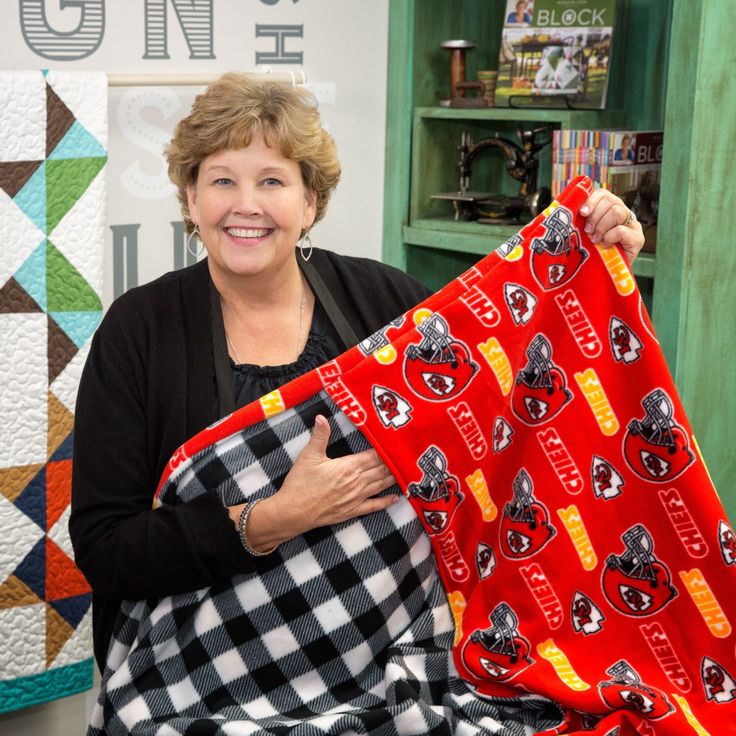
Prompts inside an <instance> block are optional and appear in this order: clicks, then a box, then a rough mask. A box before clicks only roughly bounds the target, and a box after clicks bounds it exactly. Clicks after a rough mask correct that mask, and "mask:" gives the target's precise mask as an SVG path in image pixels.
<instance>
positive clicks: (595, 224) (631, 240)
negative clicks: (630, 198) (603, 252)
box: [580, 189, 644, 263]
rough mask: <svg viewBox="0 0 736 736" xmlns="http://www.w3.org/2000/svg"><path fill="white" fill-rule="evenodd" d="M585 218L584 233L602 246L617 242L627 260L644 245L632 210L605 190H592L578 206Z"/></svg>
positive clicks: (630, 259)
mask: <svg viewBox="0 0 736 736" xmlns="http://www.w3.org/2000/svg"><path fill="white" fill-rule="evenodd" d="M580 214H581V215H582V216H583V217H585V232H586V233H588V235H589V236H590V239H591V240H592V241H593V242H594V243H596V244H598V243H600V244H601V245H602V246H603V247H604V248H610V247H611V246H612V245H614V244H615V243H620V244H621V247H622V248H623V249H624V252H625V253H626V257H627V258H628V261H629V263H633V261H634V259H635V258H636V257H637V256H638V255H639V251H640V250H641V249H642V246H643V245H644V231H643V230H642V227H641V224H640V223H639V221H638V220H637V219H636V217H634V213H633V212H632V211H631V210H630V209H629V208H628V207H627V206H626V205H625V204H624V203H623V201H622V200H621V199H619V197H617V196H616V195H615V194H613V193H612V192H609V191H608V190H607V189H596V190H595V191H594V192H593V194H591V195H590V197H588V199H587V201H586V202H585V204H584V205H583V206H582V207H581V208H580Z"/></svg>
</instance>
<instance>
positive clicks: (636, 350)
mask: <svg viewBox="0 0 736 736" xmlns="http://www.w3.org/2000/svg"><path fill="white" fill-rule="evenodd" d="M608 339H609V341H610V344H611V352H612V353H613V357H614V358H615V359H616V360H617V361H618V362H619V363H626V364H628V363H633V362H635V361H637V360H639V357H640V353H641V351H642V348H643V345H642V344H641V340H639V338H638V337H637V336H636V335H635V334H634V331H633V330H632V329H631V328H630V327H629V326H628V325H627V324H626V323H625V322H623V321H622V320H620V319H619V318H618V317H611V321H610V322H609V325H608Z"/></svg>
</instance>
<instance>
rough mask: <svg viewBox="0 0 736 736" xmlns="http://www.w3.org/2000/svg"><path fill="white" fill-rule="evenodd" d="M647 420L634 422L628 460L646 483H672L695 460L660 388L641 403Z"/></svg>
mask: <svg viewBox="0 0 736 736" xmlns="http://www.w3.org/2000/svg"><path fill="white" fill-rule="evenodd" d="M641 405H642V406H643V407H644V412H645V414H644V418H643V419H632V420H631V421H630V422H629V425H628V427H627V430H626V436H625V437H624V457H625V458H626V462H627V464H628V465H629V467H630V468H631V469H632V470H633V471H634V472H635V473H636V474H637V475H638V476H639V477H640V478H643V479H644V480H649V481H653V482H655V483H668V482H669V481H671V480H673V479H674V478H676V477H677V476H678V475H680V473H682V472H683V471H684V470H685V469H686V468H687V467H688V466H689V465H690V464H691V463H692V462H693V461H694V460H695V456H694V455H693V453H692V451H691V450H690V445H689V442H688V439H687V434H686V433H685V430H684V429H683V428H682V427H681V426H680V425H679V424H677V423H676V422H675V420H674V417H673V414H674V410H673V408H672V402H671V401H670V399H669V397H668V396H667V394H666V393H665V392H664V391H662V389H660V388H658V389H655V390H654V391H652V392H651V393H649V394H647V395H646V396H645V397H644V398H643V399H642V402H641Z"/></svg>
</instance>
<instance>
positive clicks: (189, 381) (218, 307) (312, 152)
mask: <svg viewBox="0 0 736 736" xmlns="http://www.w3.org/2000/svg"><path fill="white" fill-rule="evenodd" d="M167 157H168V161H169V173H170V176H171V178H172V180H173V181H174V183H175V184H176V186H177V188H178V197H179V200H180V202H181V204H182V212H183V215H184V220H185V222H186V225H187V228H188V229H189V231H190V232H192V231H195V230H196V231H197V232H199V234H200V237H201V239H202V242H203V244H204V247H205V249H206V251H207V259H206V260H203V261H201V262H200V263H198V264H196V265H194V266H191V267H189V268H186V269H183V270H181V271H178V272H175V273H170V274H167V275H165V276H163V277H161V278H160V279H158V280H156V281H154V282H152V283H150V284H148V285H146V286H143V287H140V288H138V289H133V290H131V291H130V292H128V293H126V294H125V295H123V296H122V297H121V298H120V299H118V300H117V301H116V302H115V303H114V304H113V305H112V307H111V308H110V310H109V311H108V313H107V315H106V317H105V319H104V321H103V323H102V325H101V326H100V328H99V330H98V332H97V334H96V336H95V339H94V341H93V344H92V348H91V351H90V355H89V358H88V361H87V365H86V367H85V370H84V374H83V376H82V381H81V385H80V389H79V395H78V401H77V412H76V423H75V453H74V471H73V472H74V476H73V504H72V506H73V508H72V516H71V519H70V532H71V536H72V540H73V543H74V549H75V555H76V561H77V564H78V565H79V567H80V569H81V570H82V571H83V572H84V574H85V575H86V577H87V579H88V580H89V582H90V585H91V587H92V589H93V606H94V644H95V656H96V659H97V662H98V664H99V666H100V668H103V667H104V664H105V660H106V657H107V652H108V647H109V645H110V641H111V636H112V631H113V626H114V623H115V619H116V616H117V615H118V612H119V610H120V606H121V601H122V600H126V599H127V600H134V601H135V600H143V599H160V598H162V597H164V596H170V595H174V594H179V593H187V592H190V591H195V590H198V589H201V588H205V587H208V586H213V585H227V581H228V580H229V579H231V578H232V577H233V576H236V575H251V574H253V573H254V572H256V571H258V570H259V569H260V568H259V566H260V564H261V560H260V556H261V555H264V554H265V555H267V554H268V553H269V552H271V551H272V550H273V549H275V548H276V547H278V546H279V545H281V544H283V543H284V542H286V541H287V540H293V539H298V538H299V537H300V536H301V535H304V534H305V533H307V532H309V531H310V530H314V529H317V528H323V527H330V526H331V525H335V524H339V523H340V522H344V521H347V520H350V519H354V518H357V517H360V516H363V515H366V514H367V515H372V514H373V513H375V512H382V511H385V510H387V509H389V508H390V507H391V506H393V505H394V504H395V502H396V498H397V497H396V495H394V494H388V495H386V494H384V495H379V494H381V493H382V492H383V491H384V490H385V489H388V488H389V487H390V486H392V484H393V479H392V477H391V475H390V473H389V472H388V470H387V468H386V467H385V466H384V465H383V463H382V462H381V461H380V460H379V458H378V456H377V454H376V453H375V452H374V451H372V450H365V451H362V452H358V453H356V454H352V455H347V456H343V457H337V458H330V457H328V456H327V453H326V447H327V442H328V438H329V434H330V429H329V425H328V423H327V421H326V420H325V419H324V417H319V416H318V417H317V419H316V420H315V423H314V430H313V433H312V439H311V440H310V442H309V444H308V445H307V446H306V447H305V448H304V450H303V451H302V452H301V453H300V454H299V456H298V458H297V459H296V461H295V462H294V465H293V467H292V469H291V470H290V472H289V473H288V474H287V475H286V476H285V478H284V479H283V483H282V484H281V487H280V490H278V492H276V493H274V494H273V495H271V496H270V497H268V498H266V499H264V500H263V501H262V503H254V504H250V505H248V506H246V505H245V504H236V505H234V506H231V507H229V508H226V507H224V506H223V504H222V503H221V502H220V501H219V499H217V498H215V497H213V496H212V495H207V494H205V495H203V496H201V497H198V498H197V499H195V500H193V501H191V502H190V503H186V504H182V505H178V506H164V507H161V508H159V509H156V510H155V511H154V510H151V502H152V497H153V493H154V490H155V488H156V485H157V481H158V479H159V477H160V475H161V472H162V470H163V468H164V467H165V465H166V463H167V461H168V459H169V457H170V456H171V455H172V454H173V453H174V451H175V450H176V449H177V448H178V447H179V446H180V445H181V444H182V443H183V442H184V441H185V440H186V439H187V438H189V437H191V436H192V435H194V434H195V433H197V432H198V431H200V430H201V429H203V428H204V427H206V426H208V425H209V424H211V423H213V422H214V421H216V420H217V419H219V418H220V417H223V416H225V415H226V414H228V413H229V412H231V411H232V410H233V409H235V408H237V407H240V406H243V405H245V404H247V403H249V402H251V401H253V400H255V399H257V398H258V397H260V396H261V395H263V394H265V393H267V392H269V391H271V390H273V389H274V388H276V387H278V386H280V385H282V384H284V383H285V382H287V381H288V380H290V379H291V378H294V377H296V376H298V375H301V374H303V373H306V372H307V371H310V370H311V369H313V368H316V367H317V366H319V365H321V364H323V363H325V362H326V361H328V360H330V359H332V358H334V357H335V356H336V355H338V354H339V353H340V352H342V351H343V350H345V349H346V348H347V347H348V346H349V344H355V343H356V342H357V341H359V340H362V339H364V338H366V337H367V336H369V335H371V334H372V333H373V332H375V331H376V330H377V329H379V328H380V327H382V326H383V325H385V324H387V323H388V322H389V321H390V320H391V319H393V318H394V317H396V316H397V315H398V314H401V313H403V312H404V311H406V310H407V309H409V308H410V307H412V306H413V305H415V304H416V303H418V302H419V301H421V300H422V299H423V298H424V297H425V296H427V294H428V292H427V290H426V289H425V288H424V287H422V286H421V285H420V284H418V283H417V282H415V281H413V280H412V279H410V278H409V277H407V276H406V275H404V274H402V273H401V272H400V271H397V270H396V269H393V268H390V267H388V266H384V265H381V264H379V263H376V262H373V261H369V260H366V259H359V258H350V257H345V256H339V255H337V254H335V253H330V252H327V251H321V250H318V249H316V248H315V249H312V248H311V245H309V246H308V247H303V248H299V247H297V245H298V243H299V242H301V243H302V244H303V243H304V242H305V241H307V242H309V236H308V233H309V230H310V228H311V227H312V226H313V225H314V223H315V222H317V221H319V220H320V219H321V218H322V216H323V215H324V212H325V208H326V205H327V202H328V200H329V197H330V195H331V193H332V191H333V189H334V187H335V186H336V184H337V182H338V179H339V175H340V167H339V163H338V160H337V156H336V152H335V147H334V143H333V141H332V139H331V138H330V136H329V135H328V134H327V133H326V132H325V131H324V130H323V129H322V128H321V127H320V124H319V115H318V112H317V109H316V106H315V104H314V101H313V100H312V98H311V97H310V96H309V95H308V94H307V93H306V92H305V91H303V90H300V89H295V88H290V87H287V86H283V85H278V84H273V83H265V84H259V83H255V82H253V81H251V80H250V79H248V78H247V77H246V76H243V75H237V74H226V75H224V76H223V77H221V78H220V79H219V80H218V81H217V82H215V83H214V84H212V85H211V86H210V87H209V88H208V89H207V91H206V92H205V93H203V94H202V95H200V96H198V97H197V99H196V100H195V103H194V106H193V109H192V112H191V114H190V115H189V116H187V117H186V118H185V119H184V120H182V121H181V122H180V123H179V125H178V126H177V128H176V131H175V134H174V138H173V140H172V142H171V145H170V146H169V148H168V150H167ZM586 206H587V208H588V212H589V216H588V221H587V226H586V230H588V232H591V233H595V237H596V239H597V240H599V241H605V242H606V243H613V242H618V241H621V242H623V243H624V245H625V247H626V248H627V250H628V252H629V253H630V254H631V257H632V258H633V257H634V256H635V255H636V253H637V252H638V250H639V249H640V248H641V242H640V240H641V241H642V242H643V238H641V237H640V231H641V229H640V227H639V226H638V225H637V224H636V223H635V222H633V223H632V222H630V220H628V219H627V213H628V210H627V209H626V208H625V207H624V206H623V205H622V203H621V202H620V200H618V199H617V198H615V197H613V195H611V194H610V193H608V192H605V191H598V192H596V193H595V194H594V195H593V196H591V198H590V200H589V201H588V203H587V204H586ZM622 223H623V224H622ZM310 254H311V260H307V259H308V258H309V256H310ZM266 559H268V558H266Z"/></svg>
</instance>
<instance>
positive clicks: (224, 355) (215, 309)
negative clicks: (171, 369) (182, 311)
mask: <svg viewBox="0 0 736 736" xmlns="http://www.w3.org/2000/svg"><path fill="white" fill-rule="evenodd" d="M209 281H210V318H211V321H212V350H213V351H214V353H215V354H214V356H213V357H214V361H215V382H216V383H217V398H218V402H219V411H220V413H219V415H218V416H220V417H224V416H227V415H228V414H230V413H231V412H232V411H233V410H234V409H235V382H234V380H233V371H232V368H231V367H230V353H229V352H228V350H227V339H226V337H225V322H224V320H223V318H222V309H221V308H220V294H219V292H218V291H217V289H216V288H215V284H214V282H213V281H212V279H210V280H209Z"/></svg>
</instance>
